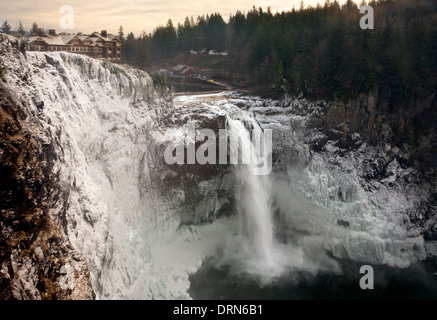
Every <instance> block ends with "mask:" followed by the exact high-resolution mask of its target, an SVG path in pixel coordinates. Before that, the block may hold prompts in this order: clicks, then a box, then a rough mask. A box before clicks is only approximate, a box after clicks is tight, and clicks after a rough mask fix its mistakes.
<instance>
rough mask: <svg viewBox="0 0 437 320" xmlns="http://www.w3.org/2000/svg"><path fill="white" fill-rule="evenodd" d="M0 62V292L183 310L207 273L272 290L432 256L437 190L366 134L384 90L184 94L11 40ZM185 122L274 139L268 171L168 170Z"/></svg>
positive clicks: (403, 151)
mask: <svg viewBox="0 0 437 320" xmlns="http://www.w3.org/2000/svg"><path fill="white" fill-rule="evenodd" d="M0 64H1V68H2V70H3V74H2V77H3V78H4V80H0V103H1V105H2V115H1V119H0V120H1V126H2V136H1V144H2V151H1V154H0V157H1V160H2V161H1V163H2V169H1V170H2V181H1V190H0V191H1V201H2V202H1V212H2V216H1V219H0V248H1V255H0V265H1V267H0V297H1V298H8V299H53V298H56V299H93V298H97V299H189V298H197V297H199V294H198V292H200V291H199V289H196V290H197V291H196V292H197V293H196V292H194V293H193V291H192V288H191V289H190V285H191V283H192V282H193V281H195V284H196V287H197V288H199V286H200V287H202V282H199V281H198V280H196V272H199V273H198V274H197V275H198V276H199V277H198V278H197V279H201V276H202V272H205V266H206V264H208V265H210V266H213V267H212V268H213V270H215V271H214V272H216V271H217V270H226V272H225V273H226V275H230V276H231V277H234V276H237V275H242V274H243V275H245V277H247V278H250V279H251V281H255V283H257V284H259V285H260V287H262V286H266V287H267V288H268V287H269V286H271V285H272V284H274V283H275V281H277V280H278V279H281V277H283V276H284V275H286V276H287V278H288V279H292V280H293V277H295V279H294V280H296V281H298V282H299V275H300V274H301V272H305V274H308V275H311V276H314V277H318V275H320V274H324V273H326V272H328V273H329V274H334V275H341V274H342V273H343V272H344V268H343V266H342V261H352V263H351V264H350V265H354V264H356V265H363V264H371V265H375V266H384V267H390V268H396V270H402V269H406V268H410V267H411V266H414V265H415V264H416V263H418V262H420V261H424V260H426V259H435V258H436V255H437V242H436V241H435V240H436V233H437V221H436V207H435V205H436V203H435V202H436V200H435V199H436V198H437V197H435V194H436V187H435V185H434V183H433V181H432V180H431V179H430V178H429V177H427V176H426V175H424V174H423V173H422V172H421V171H420V170H419V169H417V168H416V167H414V166H413V165H412V164H411V162H410V161H409V158H410V157H411V155H410V154H409V153H408V145H405V146H404V147H398V146H397V145H396V144H395V143H392V141H391V140H390V139H391V137H392V136H393V133H392V132H390V128H389V127H387V126H383V125H381V127H382V129H381V131H378V134H381V135H384V134H385V135H386V137H385V140H384V137H383V138H381V139H379V140H378V142H377V143H371V139H370V138H368V137H364V136H363V133H362V132H361V131H360V130H361V128H362V127H365V128H371V127H372V126H373V123H376V122H377V121H378V118H377V117H376V116H375V113H374V106H375V104H377V103H378V102H377V99H378V97H377V95H374V94H371V93H370V94H363V95H361V96H360V98H359V99H357V101H352V102H350V103H348V104H347V105H341V104H338V103H335V102H326V101H308V100H305V99H303V98H298V97H291V96H285V97H284V99H282V100H281V101H278V100H272V99H262V98H260V97H256V96H252V95H250V94H248V93H246V92H235V91H232V92H223V93H216V94H204V95H193V96H178V97H174V96H173V95H172V93H171V92H170V91H169V90H168V89H167V88H165V87H163V86H160V85H159V84H155V83H154V81H153V79H152V78H151V77H150V76H149V75H148V74H147V73H146V72H144V71H140V70H136V69H133V68H130V67H127V66H121V65H114V64H111V63H108V62H103V61H97V60H93V59H91V58H89V57H86V56H81V55H76V54H71V53H64V52H61V53H56V52H53V53H43V52H28V53H25V54H23V53H22V52H21V51H20V45H19V42H18V41H17V40H16V39H14V38H13V37H9V36H6V35H3V34H0ZM434 100H435V99H434ZM432 103H434V102H430V104H432ZM345 109H347V113H348V114H349V116H350V115H351V114H354V115H355V116H354V117H353V119H355V120H353V121H355V122H356V123H355V122H353V121H352V122H351V121H349V122H348V121H346V120H347V119H346V120H345V116H344V114H345V112H344V110H345ZM360 120H362V121H361V122H360ZM190 121H193V122H194V123H195V126H196V130H200V129H211V130H212V131H213V132H215V133H218V132H219V130H220V129H227V130H228V132H229V134H230V135H234V134H235V135H238V136H240V137H241V138H242V143H241V145H240V147H241V148H249V149H250V150H252V151H247V152H253V149H254V148H251V142H250V136H251V133H252V132H254V131H255V129H262V130H266V129H270V130H272V150H271V154H272V172H271V173H270V174H268V175H259V176H257V175H253V174H252V173H253V170H254V165H253V164H208V163H207V164H204V165H200V164H195V165H188V164H184V165H179V164H177V163H173V164H167V163H166V162H165V159H164V154H165V150H166V148H167V147H168V145H169V144H170V143H172V142H182V141H184V139H185V137H186V135H187V131H188V129H189V128H188V127H187V123H189V122H190ZM375 132H376V131H370V130H369V136H371V135H372V134H373V133H375ZM201 142H202V141H199V140H197V141H192V143H193V144H195V145H196V146H199V145H200V144H201ZM217 143H218V141H217ZM255 149H256V148H255ZM264 151H265V150H264ZM238 152H241V150H240V149H238V148H237V149H233V150H230V153H229V154H232V153H238ZM217 156H218V154H217ZM251 156H252V157H253V158H258V159H259V157H260V156H261V155H260V154H252V155H251ZM228 163H229V162H228ZM428 261H429V260H428ZM202 265H203V266H202ZM434 268H435V265H434ZM357 270H359V268H358V269H357ZM388 270H391V269H388ZM435 271H436V269H434V271H433V272H435ZM210 272H211V271H210ZM356 273H357V276H359V274H358V271H357V272H356ZM193 277H194V278H193ZM430 277H431V278H432V277H433V275H432V274H431V275H430ZM358 279H359V278H358ZM199 283H200V284H199ZM203 283H204V285H205V286H206V284H205V282H203ZM356 285H357V286H358V281H357V282H356ZM431 285H434V284H431ZM434 294H435V291H434ZM278 296H280V295H278Z"/></svg>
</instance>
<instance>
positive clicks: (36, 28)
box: [30, 22, 39, 34]
mask: <svg viewBox="0 0 437 320" xmlns="http://www.w3.org/2000/svg"><path fill="white" fill-rule="evenodd" d="M38 29H39V27H38V24H37V23H36V22H34V23H33V24H32V29H30V33H31V34H32V33H38Z"/></svg>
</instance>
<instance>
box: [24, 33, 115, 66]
mask: <svg viewBox="0 0 437 320" xmlns="http://www.w3.org/2000/svg"><path fill="white" fill-rule="evenodd" d="M28 50H29V51H66V52H73V53H79V54H85V55H87V56H90V57H93V58H96V59H103V60H108V61H111V62H120V61H121V41H120V39H118V37H117V36H114V35H112V34H108V33H107V32H106V30H103V31H102V32H101V33H98V32H93V33H92V34H90V35H84V34H82V33H77V34H69V33H65V32H62V33H59V34H57V33H56V30H49V32H48V33H45V31H44V29H39V31H38V33H37V34H32V35H31V36H30V38H29V40H28Z"/></svg>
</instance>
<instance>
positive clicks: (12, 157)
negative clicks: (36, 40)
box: [0, 35, 95, 299]
mask: <svg viewBox="0 0 437 320" xmlns="http://www.w3.org/2000/svg"><path fill="white" fill-rule="evenodd" d="M0 43H1V54H4V53H5V51H8V53H10V54H13V55H15V56H17V57H20V58H21V61H23V62H24V57H23V56H21V54H20V52H19V50H18V48H19V46H18V43H17V42H16V41H14V40H12V39H11V38H6V37H4V36H2V35H0ZM0 62H1V63H2V65H3V61H1V60H0ZM17 67H18V66H17ZM8 71H9V70H8V69H6V71H5V72H6V73H7V72H8ZM20 80H21V81H26V79H20ZM0 105H1V110H0V144H1V152H0V175H1V177H2V178H1V181H0V210H1V215H0V266H1V269H0V298H1V299H93V298H94V296H95V294H94V291H93V289H92V287H91V281H90V274H89V270H88V267H87V263H86V261H85V260H84V259H83V258H82V256H81V255H80V254H79V252H78V251H77V250H75V249H74V248H73V246H72V245H71V243H70V241H69V240H68V238H67V237H66V236H65V234H64V233H63V232H62V230H61V226H60V225H59V224H58V223H56V222H55V220H58V217H60V216H62V214H63V212H64V211H65V210H66V209H67V208H66V202H65V198H66V196H67V195H66V194H65V190H62V189H60V188H59V187H58V183H59V172H57V170H56V168H55V162H56V161H57V160H59V157H62V154H60V149H58V150H56V146H58V147H59V145H57V143H56V141H55V140H56V137H54V136H52V135H51V133H50V132H46V131H45V130H44V129H43V127H42V126H41V124H40V122H39V121H38V119H37V118H36V117H35V114H32V113H30V112H29V110H28V109H27V106H26V105H25V104H23V103H22V102H21V101H20V100H19V99H18V98H17V96H16V94H15V92H12V91H11V90H10V88H9V85H8V83H7V80H5V81H1V80H0Z"/></svg>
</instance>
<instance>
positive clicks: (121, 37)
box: [118, 26, 124, 43]
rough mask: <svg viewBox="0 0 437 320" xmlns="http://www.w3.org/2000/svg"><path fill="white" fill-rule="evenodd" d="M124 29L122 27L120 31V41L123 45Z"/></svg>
mask: <svg viewBox="0 0 437 320" xmlns="http://www.w3.org/2000/svg"><path fill="white" fill-rule="evenodd" d="M123 31H124V29H123V26H120V28H119V29H118V39H120V41H121V43H123V42H124V32H123Z"/></svg>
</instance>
